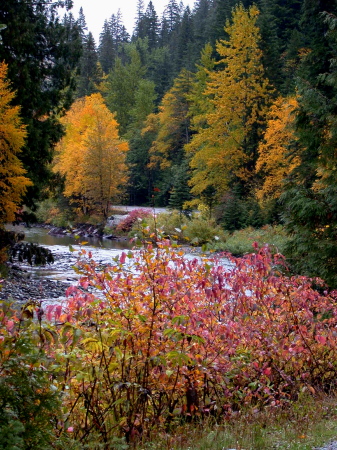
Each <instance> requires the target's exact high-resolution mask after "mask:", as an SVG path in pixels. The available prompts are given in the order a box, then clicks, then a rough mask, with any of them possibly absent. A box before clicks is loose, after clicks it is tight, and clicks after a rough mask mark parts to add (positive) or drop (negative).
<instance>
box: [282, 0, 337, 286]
mask: <svg viewBox="0 0 337 450" xmlns="http://www.w3.org/2000/svg"><path fill="white" fill-rule="evenodd" d="M336 13H337V4H336V2H335V1H334V2H327V1H326V2H324V1H321V2H319V1H316V0H308V1H305V2H304V4H303V17H302V26H303V27H304V29H305V30H306V40H307V48H306V51H305V52H304V53H303V57H302V62H301V65H300V68H299V75H300V76H301V78H300V81H299V83H298V94H299V99H298V102H299V108H298V115H297V121H296V131H297V136H298V142H299V145H298V146H297V147H294V148H293V149H292V150H293V151H294V152H295V154H296V156H297V157H298V158H299V160H300V163H299V165H298V166H297V167H296V168H295V169H294V170H293V171H292V172H291V174H290V176H289V177H288V184H287V186H286V190H285V192H284V194H283V195H282V197H281V198H282V200H283V202H284V206H283V219H284V221H285V225H286V227H287V229H288V230H289V231H290V232H291V235H292V241H291V243H290V245H289V246H288V249H287V255H288V257H289V258H290V261H291V263H292V265H293V268H294V269H295V270H296V271H297V272H300V273H303V274H307V275H310V276H320V277H322V278H323V279H325V280H326V281H327V282H328V284H329V285H330V286H333V287H336V286H337V276H336V273H337V257H336V255H337V247H336V242H337V202H336V199H337V183H336V181H337V180H336V171H335V167H336V144H337V119H336V117H337V116H336V108H337V105H336V98H337V90H336V78H337V70H336V60H335V55H336V52H337V34H336V24H337V18H336ZM329 26H330V30H329Z"/></svg>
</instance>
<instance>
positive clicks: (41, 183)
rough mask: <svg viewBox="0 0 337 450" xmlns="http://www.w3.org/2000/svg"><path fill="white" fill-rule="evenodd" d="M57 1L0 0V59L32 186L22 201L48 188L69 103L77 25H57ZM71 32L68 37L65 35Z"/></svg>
mask: <svg viewBox="0 0 337 450" xmlns="http://www.w3.org/2000/svg"><path fill="white" fill-rule="evenodd" d="M57 8H58V4H57V2H55V3H50V2H46V1H45V0H34V2H28V1H19V0H2V1H1V3H0V23H4V24H6V29H4V30H3V32H2V40H3V44H2V45H0V61H5V62H6V64H7V65H8V78H9V79H10V80H11V82H12V86H13V89H14V90H15V91H16V97H15V98H14V99H13V105H20V106H21V117H22V120H23V122H24V124H25V125H26V126H27V139H26V142H25V145H24V147H23V149H22V152H21V153H20V155H19V158H20V160H21V161H22V162H23V165H24V167H25V169H26V170H27V176H28V177H29V178H30V179H31V180H32V181H33V183H34V186H31V187H29V188H28V190H27V194H26V200H25V201H26V203H28V204H29V205H31V206H33V205H34V202H35V201H36V200H37V199H38V198H39V196H40V195H41V193H42V190H43V188H45V187H46V186H48V183H49V180H50V176H51V172H50V169H49V163H50V162H51V159H52V155H53V147H54V145H55V143H56V142H57V141H58V140H59V139H60V137H61V135H62V127H61V125H60V122H59V116H60V115H62V114H63V112H64V111H65V110H66V109H68V108H69V107H70V104H71V102H72V100H73V92H74V89H75V80H74V75H75V68H76V66H77V62H78V59H79V56H80V41H79V40H78V39H76V34H78V27H77V25H75V24H71V23H68V24H62V23H61V21H60V20H59V16H58V9H57ZM69 36H71V39H70V40H69V39H68V37H69Z"/></svg>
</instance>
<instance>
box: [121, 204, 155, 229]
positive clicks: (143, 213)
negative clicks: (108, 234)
mask: <svg viewBox="0 0 337 450" xmlns="http://www.w3.org/2000/svg"><path fill="white" fill-rule="evenodd" d="M151 215H152V213H151V212H150V211H148V210H146V209H142V208H137V209H133V210H132V211H130V212H129V214H128V215H127V216H126V217H125V219H123V220H122V221H121V222H119V224H118V225H117V226H116V231H123V232H129V231H131V228H132V225H133V224H134V223H135V222H136V221H137V220H138V219H140V220H142V219H145V218H146V217H150V216H151Z"/></svg>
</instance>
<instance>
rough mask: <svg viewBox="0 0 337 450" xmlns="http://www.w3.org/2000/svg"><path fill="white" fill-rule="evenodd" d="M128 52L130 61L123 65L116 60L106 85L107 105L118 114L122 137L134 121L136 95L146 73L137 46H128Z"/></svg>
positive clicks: (118, 59) (120, 61) (119, 60)
mask: <svg viewBox="0 0 337 450" xmlns="http://www.w3.org/2000/svg"><path fill="white" fill-rule="evenodd" d="M126 52H127V55H128V58H129V61H128V62H127V63H125V64H123V62H122V60H121V59H120V58H116V61H115V66H114V68H113V70H112V71H111V72H110V73H109V75H108V77H107V80H106V82H105V83H104V85H105V87H104V90H105V92H106V100H107V105H108V107H109V109H110V111H112V112H115V113H116V117H117V122H118V123H119V126H120V134H121V136H124V135H125V133H126V131H127V127H128V125H129V124H130V123H131V121H132V119H131V118H132V108H133V107H134V105H135V94H136V92H137V88H138V85H139V82H140V80H141V79H142V78H144V76H145V73H146V68H145V67H144V66H143V65H142V61H141V57H140V54H139V52H138V51H137V48H136V44H134V43H132V44H128V46H127V47H126Z"/></svg>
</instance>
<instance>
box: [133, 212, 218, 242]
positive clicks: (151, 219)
mask: <svg viewBox="0 0 337 450" xmlns="http://www.w3.org/2000/svg"><path fill="white" fill-rule="evenodd" d="M144 226H146V227H147V230H148V233H149V234H156V233H157V230H159V232H160V233H161V234H162V235H164V236H167V237H168V238H169V239H171V240H173V241H178V242H179V243H185V244H190V245H194V246H200V245H204V244H211V243H214V242H217V241H219V240H222V239H224V238H225V234H224V232H223V230H222V228H221V227H220V226H218V225H217V224H216V223H215V221H214V220H212V219H208V218H205V217H203V216H201V215H200V214H192V215H190V216H188V217H187V216H185V215H184V214H182V213H180V212H178V211H171V212H167V213H161V214H158V215H157V216H153V215H149V216H148V217H146V218H145V219H144V220H138V221H135V222H134V224H133V226H132V229H131V232H130V236H132V237H138V238H140V239H141V240H142V238H143V229H144Z"/></svg>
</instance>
